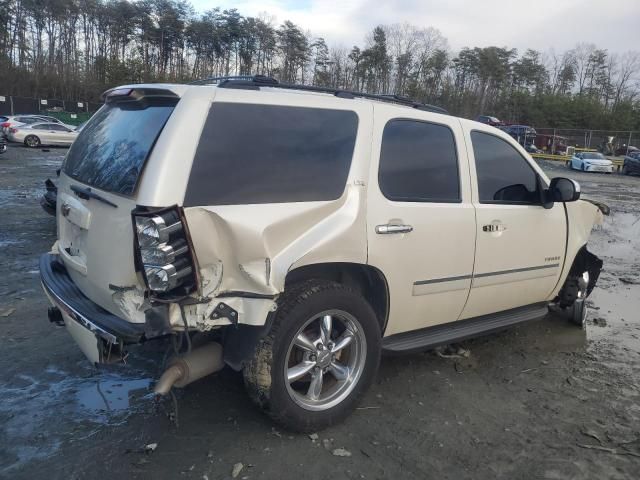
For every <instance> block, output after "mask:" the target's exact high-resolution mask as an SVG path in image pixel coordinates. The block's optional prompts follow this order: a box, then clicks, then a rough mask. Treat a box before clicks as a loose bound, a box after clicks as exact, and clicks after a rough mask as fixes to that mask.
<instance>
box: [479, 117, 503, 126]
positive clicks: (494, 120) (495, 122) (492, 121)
mask: <svg viewBox="0 0 640 480" xmlns="http://www.w3.org/2000/svg"><path fill="white" fill-rule="evenodd" d="M476 122H480V123H484V124H485V125H491V126H492V127H502V126H504V124H505V123H504V122H503V121H502V120H499V119H498V117H491V116H489V115H479V116H478V118H476Z"/></svg>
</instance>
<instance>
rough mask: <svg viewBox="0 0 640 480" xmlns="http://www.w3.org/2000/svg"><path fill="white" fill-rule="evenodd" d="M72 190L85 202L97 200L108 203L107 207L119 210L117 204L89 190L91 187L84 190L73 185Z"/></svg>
mask: <svg viewBox="0 0 640 480" xmlns="http://www.w3.org/2000/svg"><path fill="white" fill-rule="evenodd" d="M70 188H71V191H72V192H73V193H75V194H76V195H77V196H78V197H80V198H82V199H84V200H89V199H90V198H95V199H96V200H98V201H99V202H102V203H106V204H107V205H109V206H111V207H113V208H118V205H116V204H115V203H113V202H111V201H109V200H107V199H106V198H104V197H103V196H102V195H99V194H97V193H96V192H94V191H92V190H91V188H89V187H87V188H82V187H78V186H76V185H71V187H70Z"/></svg>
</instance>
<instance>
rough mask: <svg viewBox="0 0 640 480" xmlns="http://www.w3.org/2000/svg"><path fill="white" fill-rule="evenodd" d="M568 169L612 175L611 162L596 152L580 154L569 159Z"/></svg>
mask: <svg viewBox="0 0 640 480" xmlns="http://www.w3.org/2000/svg"><path fill="white" fill-rule="evenodd" d="M569 166H570V168H572V169H573V170H582V171H583V172H604V173H613V162H612V161H611V160H609V159H607V158H605V156H604V155H602V154H601V153H598V152H580V153H576V154H575V155H574V156H573V157H572V158H571V163H570V164H569Z"/></svg>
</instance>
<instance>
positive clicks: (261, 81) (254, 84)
mask: <svg viewBox="0 0 640 480" xmlns="http://www.w3.org/2000/svg"><path fill="white" fill-rule="evenodd" d="M211 84H217V85H218V87H220V88H236V89H242V90H259V89H260V87H272V88H282V89H286V90H302V91H307V92H318V93H330V94H332V95H335V96H336V97H340V98H366V99H369V100H378V101H382V102H389V103H395V104H396V105H404V106H407V107H411V108H415V109H417V110H425V111H428V112H435V113H443V114H446V115H448V114H449V112H447V111H446V110H445V109H444V108H442V107H438V106H435V105H429V104H426V103H420V102H416V101H415V100H412V99H410V98H407V97H403V96H401V95H394V94H375V93H364V92H356V91H352V90H343V89H339V88H330V87H318V86H312V85H299V84H291V83H280V82H278V80H276V79H275V78H272V77H266V76H264V75H237V76H231V77H209V78H204V79H202V80H196V81H194V82H190V83H189V85H211Z"/></svg>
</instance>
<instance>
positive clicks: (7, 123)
mask: <svg viewBox="0 0 640 480" xmlns="http://www.w3.org/2000/svg"><path fill="white" fill-rule="evenodd" d="M10 126H11V122H3V123H0V127H2V128H7V127H10Z"/></svg>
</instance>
